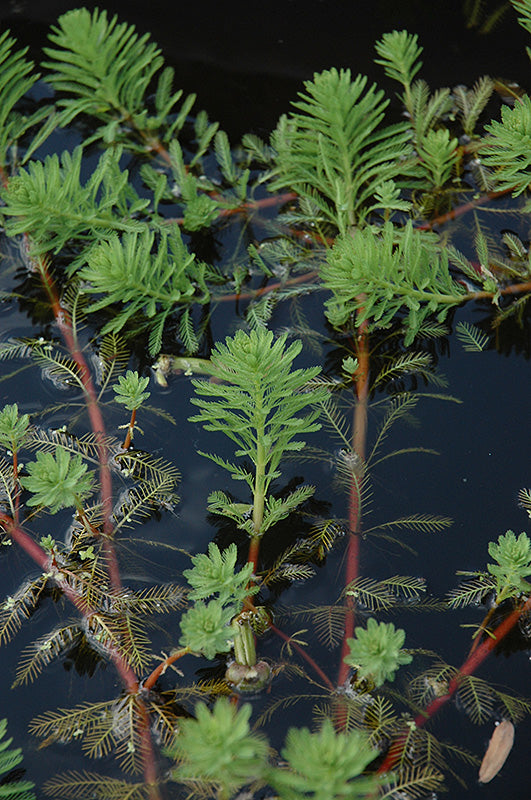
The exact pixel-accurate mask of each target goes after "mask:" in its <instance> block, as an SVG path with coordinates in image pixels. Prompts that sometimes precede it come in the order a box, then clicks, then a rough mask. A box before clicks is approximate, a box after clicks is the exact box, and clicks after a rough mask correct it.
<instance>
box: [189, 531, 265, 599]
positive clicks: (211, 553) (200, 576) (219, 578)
mask: <svg viewBox="0 0 531 800" xmlns="http://www.w3.org/2000/svg"><path fill="white" fill-rule="evenodd" d="M237 557H238V551H237V548H236V545H235V544H234V543H233V544H230V545H229V546H228V547H226V548H225V549H224V550H223V551H220V549H219V547H218V546H217V545H216V544H214V542H210V544H209V545H208V555H205V554H204V553H200V554H199V555H197V556H193V557H192V564H193V565H194V567H193V569H186V570H184V572H183V575H184V577H185V578H186V580H187V581H188V583H189V584H190V586H193V589H192V591H191V592H189V593H188V597H189V598H190V600H203V599H205V598H207V597H210V596H211V595H213V594H217V595H218V599H219V601H220V603H223V604H224V603H227V602H231V603H232V602H234V603H239V602H240V603H241V602H243V600H244V599H245V598H246V597H248V596H249V595H252V594H255V593H256V592H257V591H258V587H257V586H250V587H249V588H247V585H248V583H249V581H250V580H251V576H252V573H253V567H252V564H245V565H244V566H243V567H242V569H241V570H240V571H239V572H235V567H236V559H237Z"/></svg>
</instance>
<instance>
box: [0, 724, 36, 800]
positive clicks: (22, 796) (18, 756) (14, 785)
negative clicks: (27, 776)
mask: <svg viewBox="0 0 531 800" xmlns="http://www.w3.org/2000/svg"><path fill="white" fill-rule="evenodd" d="M6 731H7V720H6V719H0V776H1V782H0V798H1V800H35V794H34V793H33V791H32V790H33V788H34V784H33V783H32V782H31V781H23V780H20V768H19V769H18V770H17V771H16V772H14V771H15V768H16V767H19V765H20V764H21V763H22V760H23V755H22V750H21V749H20V747H17V748H11V743H12V742H13V739H4V736H5V735H6ZM11 772H13V775H12V776H10V775H9V773H11Z"/></svg>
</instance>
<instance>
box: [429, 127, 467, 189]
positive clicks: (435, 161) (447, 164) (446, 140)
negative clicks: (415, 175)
mask: <svg viewBox="0 0 531 800" xmlns="http://www.w3.org/2000/svg"><path fill="white" fill-rule="evenodd" d="M457 146H458V141H457V139H455V138H450V133H449V131H448V130H447V129H446V128H445V129H441V130H437V131H435V130H431V131H428V133H427V134H426V136H425V137H424V138H423V140H422V142H421V143H420V144H419V155H420V164H419V170H420V172H421V173H422V174H423V175H424V176H425V177H426V178H427V180H428V181H429V183H430V184H431V186H432V187H433V188H434V189H440V188H441V187H442V186H444V184H445V183H446V182H447V181H448V180H449V179H450V178H451V176H452V171H453V170H454V168H455V165H456V164H457V161H458V159H459V154H458V152H457Z"/></svg>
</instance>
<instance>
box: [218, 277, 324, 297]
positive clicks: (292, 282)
mask: <svg viewBox="0 0 531 800" xmlns="http://www.w3.org/2000/svg"><path fill="white" fill-rule="evenodd" d="M318 276H319V273H318V272H305V273H304V274H302V275H297V276H296V277H295V278H289V279H288V280H287V281H284V282H283V283H282V282H281V281H275V283H269V284H268V285H267V286H261V287H260V288H259V289H253V290H251V291H248V292H240V294H224V295H223V296H222V297H216V302H217V303H226V302H228V301H232V302H234V301H236V300H254V299H255V298H257V297H262V295H264V294H268V293H269V292H274V291H275V289H282V288H284V287H286V286H296V285H297V284H298V283H306V282H308V281H313V280H315V279H316V278H317V277H318Z"/></svg>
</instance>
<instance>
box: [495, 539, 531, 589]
mask: <svg viewBox="0 0 531 800" xmlns="http://www.w3.org/2000/svg"><path fill="white" fill-rule="evenodd" d="M489 555H490V556H491V557H492V558H493V559H494V560H495V561H496V564H488V565H487V569H488V571H489V572H490V574H491V575H494V577H495V578H496V600H497V602H498V603H501V601H502V600H504V599H505V598H506V597H511V596H513V595H518V594H520V593H521V592H525V593H526V594H527V593H529V591H530V589H531V585H530V584H529V582H528V581H527V580H526V578H528V577H529V576H530V575H531V540H530V539H529V537H528V536H527V534H525V533H521V534H520V536H519V537H518V538H516V536H515V534H514V533H513V531H507V533H506V534H502V535H501V536H499V537H498V543H496V542H489Z"/></svg>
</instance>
